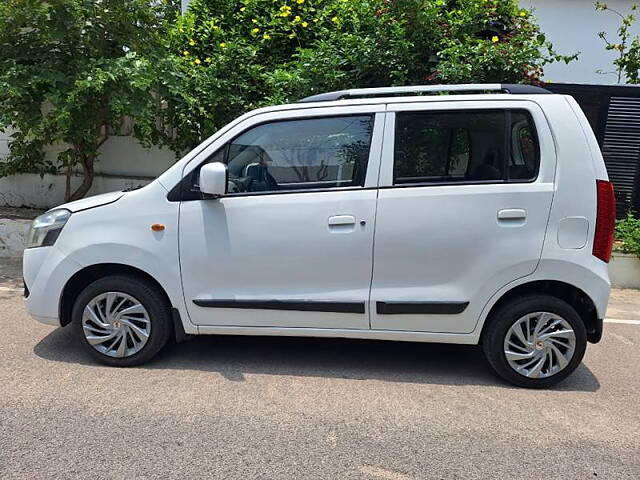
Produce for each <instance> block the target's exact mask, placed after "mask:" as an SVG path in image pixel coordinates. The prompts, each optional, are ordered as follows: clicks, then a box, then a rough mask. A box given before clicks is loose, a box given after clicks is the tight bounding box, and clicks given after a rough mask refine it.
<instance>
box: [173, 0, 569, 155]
mask: <svg viewBox="0 0 640 480" xmlns="http://www.w3.org/2000/svg"><path fill="white" fill-rule="evenodd" d="M534 20H535V19H534V18H533V16H532V14H531V12H530V11H529V10H526V9H523V8H520V7H519V6H518V2H517V0H500V1H498V0H447V1H445V0H277V1H274V0H241V1H240V2H230V1H229V0H194V1H193V2H192V3H191V6H190V8H189V10H188V12H187V13H186V14H185V15H183V16H182V17H180V18H179V19H178V21H177V23H176V25H175V28H174V29H173V30H172V31H171V36H170V41H171V45H172V48H173V51H174V52H176V54H177V55H178V56H179V58H180V65H181V71H182V74H183V75H184V83H183V84H182V85H181V88H180V91H179V92H175V93H174V94H173V95H172V98H173V100H174V102H173V103H172V106H173V108H172V109H169V110H168V111H167V113H168V114H170V115H172V116H173V117H172V118H173V119H174V120H176V124H175V126H176V129H177V132H178V133H177V135H176V136H175V137H174V138H173V139H172V141H171V142H172V145H171V146H172V148H174V149H175V150H177V151H182V150H187V149H188V148H190V147H193V146H194V145H196V144H197V143H198V142H199V141H201V140H202V139H203V138H206V137H207V136H208V135H210V134H211V133H213V132H214V131H215V130H217V129H218V128H220V127H222V126H223V125H224V124H226V123H227V122H229V121H230V120H232V119H233V118H234V117H236V116H238V115H239V114H241V113H243V112H246V111H248V110H250V109H252V108H256V107H260V106H264V105H270V104H274V103H282V102H288V101H295V100H297V99H299V98H300V97H303V96H307V95H310V94H313V93H317V92H321V91H327V90H334V89H343V88H354V87H377V86H389V85H407V84H409V85H410V84H414V85H415V84H425V83H465V82H514V83H534V84H536V83H539V82H540V78H541V75H542V73H543V67H544V65H545V64H547V63H549V62H553V61H567V62H568V61H570V60H572V59H573V58H575V55H574V56H570V57H567V56H562V55H558V54H557V53H556V52H555V51H554V50H553V47H552V45H551V44H550V43H549V42H548V41H547V39H546V38H545V36H544V35H543V34H542V33H541V32H540V30H539V28H538V26H537V25H536V24H535V21H534Z"/></svg>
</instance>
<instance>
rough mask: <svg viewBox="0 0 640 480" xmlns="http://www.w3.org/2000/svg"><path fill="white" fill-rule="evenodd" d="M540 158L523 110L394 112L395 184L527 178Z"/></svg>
mask: <svg viewBox="0 0 640 480" xmlns="http://www.w3.org/2000/svg"><path fill="white" fill-rule="evenodd" d="M507 139H509V141H507ZM538 164H539V148H538V144H537V138H536V135H535V128H534V126H533V121H532V119H531V117H530V115H529V114H528V113H526V112H524V111H520V110H513V111H512V110H483V111H478V110H471V111H448V112H447V111H444V112H440V111H439V112H401V113H397V114H396V130H395V147H394V168H393V174H394V175H393V176H394V184H395V185H401V184H422V183H456V182H465V183H473V182H487V181H489V182H502V181H530V180H533V179H535V177H536V175H537V172H538Z"/></svg>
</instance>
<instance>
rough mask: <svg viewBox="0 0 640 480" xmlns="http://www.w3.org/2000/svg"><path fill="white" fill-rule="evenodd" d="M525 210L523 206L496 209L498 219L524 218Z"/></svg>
mask: <svg viewBox="0 0 640 480" xmlns="http://www.w3.org/2000/svg"><path fill="white" fill-rule="evenodd" d="M525 218H527V211H526V210H525V209H523V208H505V209H503V210H500V211H498V220H524V219H525Z"/></svg>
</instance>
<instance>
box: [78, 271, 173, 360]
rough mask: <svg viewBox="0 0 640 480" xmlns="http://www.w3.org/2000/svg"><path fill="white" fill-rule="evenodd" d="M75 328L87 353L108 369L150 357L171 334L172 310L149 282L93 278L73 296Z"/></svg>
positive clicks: (120, 278) (117, 278)
mask: <svg viewBox="0 0 640 480" xmlns="http://www.w3.org/2000/svg"><path fill="white" fill-rule="evenodd" d="M72 315H73V323H74V328H75V329H76V332H77V334H78V336H79V340H80V342H81V343H82V345H84V347H85V349H86V350H87V351H88V353H89V354H90V355H91V356H92V357H93V358H95V359H96V360H98V361H99V362H101V363H104V364H107V365H111V366H122V367H126V366H133V365H139V364H141V363H144V362H146V361H148V360H150V359H151V358H153V357H154V356H155V355H156V354H157V353H158V352H159V351H160V350H161V349H162V347H164V345H165V344H166V343H167V341H168V339H169V336H170V334H171V331H172V323H171V309H170V306H169V305H168V302H167V300H166V298H165V297H164V295H163V294H162V292H160V291H159V290H158V288H157V287H156V286H155V285H153V284H152V283H151V282H148V281H145V280H143V279H140V278H137V277H134V276H128V275H113V276H108V277H105V278H101V279H99V280H96V281H95V282H93V283H91V284H90V285H88V286H87V287H86V288H85V289H84V290H83V291H82V292H81V293H80V295H78V298H77V299H76V302H75V304H74V307H73V311H72Z"/></svg>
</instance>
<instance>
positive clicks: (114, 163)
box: [0, 132, 176, 208]
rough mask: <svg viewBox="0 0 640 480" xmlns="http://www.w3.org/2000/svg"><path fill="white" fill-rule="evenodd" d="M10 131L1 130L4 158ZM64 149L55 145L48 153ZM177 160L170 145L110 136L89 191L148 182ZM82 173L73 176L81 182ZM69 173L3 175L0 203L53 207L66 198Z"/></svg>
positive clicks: (0, 155)
mask: <svg viewBox="0 0 640 480" xmlns="http://www.w3.org/2000/svg"><path fill="white" fill-rule="evenodd" d="M9 135H10V132H0V161H2V159H3V158H6V156H7V155H8V153H9V142H8V141H9ZM60 150H61V148H60V147H51V148H49V149H48V151H47V155H50V156H53V155H55V154H56V153H57V152H59V151H60ZM175 161H176V155H175V154H174V153H173V152H171V151H170V150H168V149H160V148H150V149H146V148H144V147H142V145H140V143H139V142H138V141H137V140H136V139H135V138H133V137H129V136H114V137H110V138H109V139H108V140H107V141H106V142H105V143H104V145H102V147H101V148H100V157H99V158H98V161H97V162H96V164H95V172H96V177H95V180H94V183H93V187H92V188H91V190H90V192H89V195H97V194H99V193H104V192H109V191H113V190H122V189H124V188H131V187H134V186H137V185H144V184H146V183H148V182H150V181H151V180H152V179H154V178H155V177H157V176H158V175H160V174H161V173H162V172H164V171H165V170H166V169H167V168H168V167H169V166H171V165H172V164H173V163H174V162H175ZM80 181H81V177H80V176H75V177H74V178H73V179H72V186H74V185H79V184H80ZM64 188H65V177H64V176H63V175H45V176H44V177H40V176H39V175H34V174H22V175H11V176H9V177H0V206H11V207H32V208H50V207H53V206H55V205H59V204H61V203H63V202H64Z"/></svg>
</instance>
